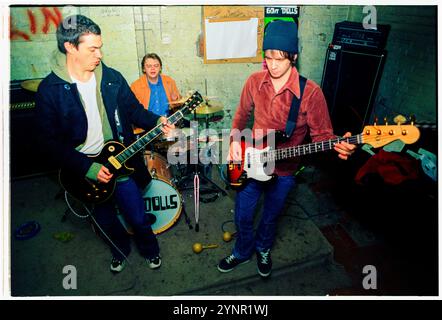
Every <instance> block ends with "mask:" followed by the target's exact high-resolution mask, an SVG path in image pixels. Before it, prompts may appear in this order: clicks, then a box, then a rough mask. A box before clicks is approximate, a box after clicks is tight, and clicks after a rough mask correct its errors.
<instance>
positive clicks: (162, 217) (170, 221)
mask: <svg viewBox="0 0 442 320" xmlns="http://www.w3.org/2000/svg"><path fill="white" fill-rule="evenodd" d="M144 159H145V163H146V166H147V168H148V170H149V172H150V174H151V175H152V181H151V182H150V183H149V185H148V186H147V187H146V188H145V189H144V191H143V199H144V203H145V207H144V212H145V213H146V214H147V215H148V216H149V220H150V223H151V225H152V230H153V233H154V234H159V233H162V232H164V231H166V230H167V229H169V228H170V227H171V226H173V225H174V224H175V222H176V221H177V220H178V218H179V217H180V214H181V210H182V198H181V195H180V193H179V192H178V190H177V189H176V188H175V187H174V185H173V184H172V174H171V172H170V170H169V164H168V163H167V160H166V159H165V158H164V157H163V156H161V155H160V154H158V153H157V152H151V151H145V153H144Z"/></svg>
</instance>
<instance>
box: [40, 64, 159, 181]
mask: <svg viewBox="0 0 442 320" xmlns="http://www.w3.org/2000/svg"><path fill="white" fill-rule="evenodd" d="M100 91H101V95H102V99H103V103H104V106H105V109H106V113H107V116H108V119H109V124H110V127H111V129H112V135H113V140H116V141H118V137H119V134H118V129H117V125H116V123H115V110H116V109H118V114H119V120H120V124H121V128H122V130H121V136H122V137H123V143H124V145H126V146H128V145H130V144H131V143H132V142H133V141H134V140H135V136H134V134H133V129H132V124H134V125H136V126H137V127H140V128H143V129H145V130H150V129H151V128H153V127H154V126H156V124H157V121H158V118H159V117H158V116H157V115H155V114H154V113H152V112H150V111H148V110H146V109H144V107H143V106H142V105H141V104H140V103H139V102H138V100H137V99H136V97H135V96H134V94H133V93H132V91H131V90H130V88H129V86H128V84H127V82H126V80H125V79H124V78H123V76H122V75H121V74H120V73H119V72H118V71H116V70H114V69H112V68H109V67H107V66H106V65H104V63H102V78H101V83H100ZM35 111H36V117H35V120H36V122H37V123H36V127H37V128H38V131H39V132H37V134H38V135H39V140H40V141H41V143H40V144H41V147H42V149H43V151H44V152H45V153H46V154H47V156H48V157H49V159H51V161H53V162H54V163H55V164H56V165H57V167H59V168H64V169H67V170H73V172H76V173H78V175H79V176H85V175H86V173H87V171H88V170H89V168H90V166H91V165H92V163H93V161H92V159H91V158H89V157H87V156H86V155H84V154H83V153H81V152H79V151H77V150H76V149H75V148H76V147H78V146H79V145H81V144H82V143H84V141H85V140H86V134H87V126H88V123H87V119H86V113H85V111H84V108H83V105H82V103H81V100H80V95H79V93H78V89H77V85H76V84H74V83H69V82H68V81H66V80H63V79H61V78H60V77H59V76H57V75H56V74H55V73H54V72H51V73H50V74H49V75H48V76H47V77H46V78H45V79H44V80H43V81H42V82H41V84H40V85H39V88H38V92H37V95H36V106H35ZM127 165H128V166H130V167H134V168H135V170H136V173H135V174H134V175H133V178H134V179H135V181H137V184H138V185H139V186H140V187H141V188H143V187H144V186H145V185H147V183H148V182H149V181H150V179H151V177H150V175H149V172H148V170H147V168H146V165H145V164H144V162H143V160H142V155H141V152H140V154H137V155H136V156H134V157H133V158H132V159H130V160H129V161H128V162H127Z"/></svg>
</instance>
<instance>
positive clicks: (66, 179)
mask: <svg viewBox="0 0 442 320" xmlns="http://www.w3.org/2000/svg"><path fill="white" fill-rule="evenodd" d="M201 102H203V98H202V96H201V95H200V94H199V93H198V92H195V93H194V94H193V95H192V96H191V97H190V98H189V99H187V101H186V102H185V103H184V106H183V107H182V108H180V109H179V110H178V111H176V112H175V113H174V114H172V115H171V116H170V117H169V118H168V121H169V122H170V123H172V124H174V123H176V122H177V121H178V120H180V119H182V118H183V117H184V115H185V114H187V113H189V112H192V111H193V110H194V109H195V108H196V107H198V106H199V105H200V104H201ZM162 127H163V124H159V125H157V126H156V127H155V128H153V129H152V130H150V131H149V132H147V133H146V134H144V135H143V136H142V137H140V138H139V139H138V140H136V141H135V142H134V143H132V144H131V145H130V146H128V147H125V146H124V145H123V144H121V143H119V142H116V141H109V142H106V143H105V145H104V147H103V149H102V150H101V151H100V153H99V154H97V155H93V156H89V157H90V158H93V159H94V162H97V163H102V164H103V165H104V166H105V167H107V168H108V169H109V170H110V171H111V172H112V173H113V177H112V179H111V181H109V182H108V183H100V182H97V181H94V180H90V179H88V178H86V177H79V176H78V175H77V174H75V173H73V172H71V171H69V170H63V169H62V170H60V172H59V179H60V184H61V185H62V187H63V188H64V189H65V190H66V191H67V192H68V193H69V194H70V195H71V196H73V197H74V198H76V199H77V200H79V201H81V202H83V203H89V204H96V203H100V202H104V201H106V200H108V199H109V198H110V197H111V196H112V193H113V192H114V189H115V182H116V179H117V178H118V177H120V176H127V175H129V174H131V173H133V172H134V169H133V168H129V167H127V166H126V165H125V162H126V161H127V160H129V159H130V158H131V157H132V156H133V155H135V154H136V153H137V152H139V151H141V150H143V149H144V147H145V146H146V145H148V144H149V143H150V142H152V141H153V140H155V139H156V138H157V137H158V136H160V135H161V134H162V133H163V132H162V131H161V128H162Z"/></svg>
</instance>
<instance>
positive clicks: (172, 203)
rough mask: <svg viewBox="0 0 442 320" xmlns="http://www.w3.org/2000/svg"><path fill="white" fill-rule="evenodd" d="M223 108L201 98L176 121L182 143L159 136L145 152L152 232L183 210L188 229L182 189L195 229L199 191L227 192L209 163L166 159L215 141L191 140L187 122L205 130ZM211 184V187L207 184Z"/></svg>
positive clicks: (29, 83) (174, 106) (32, 87)
mask: <svg viewBox="0 0 442 320" xmlns="http://www.w3.org/2000/svg"><path fill="white" fill-rule="evenodd" d="M42 80H43V79H32V80H26V81H23V82H22V83H21V86H22V87H23V89H26V90H29V91H31V92H37V90H38V87H39V85H40V83H41V81H42ZM186 100H187V97H184V98H183V99H180V100H177V101H174V102H172V103H171V104H170V112H171V113H173V112H175V111H176V110H178V109H179V108H180V106H182V105H183V104H184V103H185V102H186ZM223 109H224V107H223V105H222V103H221V102H219V101H216V100H214V97H204V102H203V103H202V104H200V105H199V106H198V107H197V108H196V109H195V111H194V112H193V113H192V114H191V115H190V116H189V117H187V118H185V119H183V120H184V121H180V122H179V123H177V124H176V126H177V127H178V128H179V129H181V135H184V136H185V141H186V142H185V143H184V144H177V139H176V137H171V138H170V137H164V138H161V137H160V138H158V139H157V140H156V141H154V142H153V143H152V144H151V145H149V146H148V147H149V148H150V150H147V149H146V150H145V151H144V155H143V157H144V161H145V165H146V166H147V168H148V170H149V172H150V174H151V176H152V181H151V182H150V183H149V185H148V186H147V187H146V188H145V189H144V190H143V199H144V200H145V212H146V214H147V215H149V220H150V221H151V225H152V230H153V232H154V233H155V234H160V233H162V232H164V231H166V230H168V229H169V228H170V227H172V226H173V225H174V224H175V223H176V222H177V220H178V219H179V217H180V215H181V213H182V212H183V213H184V215H185V218H186V223H187V224H188V225H189V229H192V226H191V224H190V219H189V218H188V216H187V214H186V212H185V207H184V199H183V197H182V195H181V193H180V192H181V191H184V190H189V189H193V190H194V200H195V223H196V225H195V230H196V231H198V219H199V200H200V197H199V195H200V193H201V194H214V196H212V197H211V198H201V201H203V202H209V201H214V200H216V199H217V198H218V196H219V194H220V193H221V194H223V195H226V194H227V193H226V191H225V190H224V189H222V188H221V187H219V186H218V185H217V184H216V183H215V182H214V181H212V180H211V179H210V178H209V175H210V173H208V170H210V169H211V166H210V165H202V164H201V163H200V162H199V157H197V159H198V162H197V163H196V164H187V163H178V164H174V165H171V164H169V163H168V161H167V154H168V153H169V152H171V153H172V154H183V153H190V152H191V151H194V152H197V153H198V154H199V151H200V149H201V148H202V147H201V145H203V144H206V143H208V142H218V141H221V140H222V139H220V138H218V137H213V136H211V137H202V138H201V137H198V138H196V139H191V136H192V134H193V130H192V128H190V127H188V126H187V125H188V123H190V121H192V120H193V121H197V122H198V123H201V124H202V125H203V126H204V129H208V128H209V125H210V123H212V122H218V121H220V120H222V119H223V113H224V110H223ZM143 132H144V130H142V129H140V128H135V129H134V134H135V135H136V136H140V135H141V134H143ZM192 178H193V185H192V186H190V187H189V186H187V183H188V182H189V181H188V180H192ZM200 179H202V180H203V181H205V182H206V183H205V187H206V188H205V189H202V190H200V188H199V181H200ZM208 185H210V187H208Z"/></svg>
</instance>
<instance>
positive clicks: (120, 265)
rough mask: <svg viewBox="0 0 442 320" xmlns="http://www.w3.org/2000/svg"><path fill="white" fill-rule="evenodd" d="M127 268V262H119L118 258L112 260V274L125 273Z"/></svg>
mask: <svg viewBox="0 0 442 320" xmlns="http://www.w3.org/2000/svg"><path fill="white" fill-rule="evenodd" d="M125 266H126V261H125V260H123V261H120V260H118V259H116V258H112V262H111V265H110V270H111V271H112V272H115V273H118V272H121V271H123V269H124V267H125Z"/></svg>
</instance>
